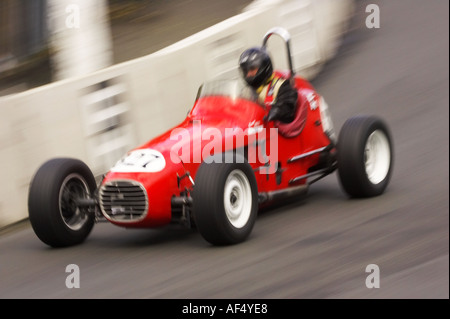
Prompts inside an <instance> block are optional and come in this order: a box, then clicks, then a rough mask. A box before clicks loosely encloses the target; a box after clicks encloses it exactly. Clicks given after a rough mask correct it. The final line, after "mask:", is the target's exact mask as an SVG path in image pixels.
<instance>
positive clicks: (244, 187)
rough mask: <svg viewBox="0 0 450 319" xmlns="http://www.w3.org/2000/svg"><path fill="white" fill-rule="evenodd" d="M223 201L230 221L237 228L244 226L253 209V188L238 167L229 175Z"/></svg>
mask: <svg viewBox="0 0 450 319" xmlns="http://www.w3.org/2000/svg"><path fill="white" fill-rule="evenodd" d="M223 201H224V208H225V214H226V216H227V219H228V221H229V222H230V223H231V224H232V225H233V226H234V227H236V228H242V227H244V226H245V225H246V224H247V222H248V220H249V218H250V214H251V211H252V190H251V186H250V182H249V181H248V178H247V176H245V174H244V173H243V172H242V171H241V170H237V169H236V170H234V171H232V172H231V173H230V175H228V178H227V180H226V182H225V190H224V197H223Z"/></svg>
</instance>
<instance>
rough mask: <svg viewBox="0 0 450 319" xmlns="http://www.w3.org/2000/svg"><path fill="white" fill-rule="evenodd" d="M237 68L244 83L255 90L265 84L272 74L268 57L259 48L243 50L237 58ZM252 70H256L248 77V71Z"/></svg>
mask: <svg viewBox="0 0 450 319" xmlns="http://www.w3.org/2000/svg"><path fill="white" fill-rule="evenodd" d="M239 67H240V68H241V71H242V75H243V77H244V79H245V81H246V82H247V83H248V84H249V85H250V86H251V87H253V88H255V89H257V88H258V87H260V86H261V85H263V84H265V83H266V81H267V80H268V79H269V78H270V76H271V75H272V72H273V67H272V61H271V60H270V56H269V55H268V54H267V52H266V50H265V49H263V48H259V47H254V48H250V49H247V50H245V51H244V52H243V53H242V54H241V57H240V58H239ZM252 69H255V70H257V71H256V73H255V74H254V75H250V76H248V71H250V70H252Z"/></svg>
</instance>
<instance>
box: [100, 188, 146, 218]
mask: <svg viewBox="0 0 450 319" xmlns="http://www.w3.org/2000/svg"><path fill="white" fill-rule="evenodd" d="M99 198H100V209H101V210H102V213H103V215H105V217H107V218H109V219H111V220H114V221H122V222H126V221H130V222H131V221H137V220H140V219H143V218H144V217H145V215H146V214H147V210H148V198H147V192H146V191H145V188H144V187H143V186H142V185H141V184H140V183H138V182H134V181H111V182H106V183H105V184H103V185H102V186H101V188H100V192H99Z"/></svg>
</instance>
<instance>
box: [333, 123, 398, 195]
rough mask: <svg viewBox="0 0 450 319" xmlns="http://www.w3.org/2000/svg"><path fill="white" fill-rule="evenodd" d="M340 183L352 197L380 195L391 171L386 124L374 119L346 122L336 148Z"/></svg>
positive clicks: (391, 161)
mask: <svg viewBox="0 0 450 319" xmlns="http://www.w3.org/2000/svg"><path fill="white" fill-rule="evenodd" d="M337 151H338V152H337V161H338V174H339V181H340V183H341V186H342V188H343V189H344V190H345V192H346V193H347V194H348V195H349V196H351V197H372V196H378V195H380V194H382V193H383V192H384V191H385V189H386V187H387V185H388V184H389V181H390V178H391V174H392V168H393V154H394V152H393V145H392V138H391V134H390V132H389V129H388V127H387V125H386V123H385V122H384V121H383V120H381V119H380V118H378V117H374V116H363V115H361V116H355V117H352V118H350V119H348V120H347V121H346V122H345V123H344V125H343V127H342V129H341V131H340V133H339V138H338V145H337Z"/></svg>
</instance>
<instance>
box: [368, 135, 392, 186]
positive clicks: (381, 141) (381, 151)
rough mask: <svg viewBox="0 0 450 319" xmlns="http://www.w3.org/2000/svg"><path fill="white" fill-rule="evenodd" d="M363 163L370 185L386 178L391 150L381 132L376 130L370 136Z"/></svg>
mask: <svg viewBox="0 0 450 319" xmlns="http://www.w3.org/2000/svg"><path fill="white" fill-rule="evenodd" d="M364 162H365V163H364V164H365V169H366V174H367V177H368V178H369V181H370V182H371V183H372V184H378V183H380V182H382V181H383V180H384V179H385V178H386V176H387V174H388V172H389V167H390V165H391V150H390V148H389V141H388V139H387V137H386V134H384V132H383V131H381V130H376V131H374V132H372V134H370V136H369V138H368V139H367V142H366V146H365V151H364Z"/></svg>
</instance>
